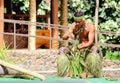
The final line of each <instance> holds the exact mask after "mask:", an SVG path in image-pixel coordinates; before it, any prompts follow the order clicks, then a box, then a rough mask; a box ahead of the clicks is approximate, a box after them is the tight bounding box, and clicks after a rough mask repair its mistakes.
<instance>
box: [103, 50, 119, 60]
mask: <svg viewBox="0 0 120 83" xmlns="http://www.w3.org/2000/svg"><path fill="white" fill-rule="evenodd" d="M105 58H107V59H110V60H119V61H120V51H111V50H107V51H106V54H105Z"/></svg>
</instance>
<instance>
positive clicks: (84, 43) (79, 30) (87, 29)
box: [62, 11, 95, 78]
mask: <svg viewBox="0 0 120 83" xmlns="http://www.w3.org/2000/svg"><path fill="white" fill-rule="evenodd" d="M94 36H95V27H94V25H93V24H91V23H88V22H86V21H85V20H84V14H83V12H81V11H80V12H75V14H74V22H73V23H72V25H71V27H70V28H69V30H68V31H66V33H65V34H64V35H63V37H62V38H63V39H68V38H76V37H78V39H79V44H78V49H80V51H81V52H84V49H85V48H88V47H91V46H92V45H93V43H94ZM81 77H82V78H86V77H87V74H86V73H85V72H83V73H82V74H81Z"/></svg>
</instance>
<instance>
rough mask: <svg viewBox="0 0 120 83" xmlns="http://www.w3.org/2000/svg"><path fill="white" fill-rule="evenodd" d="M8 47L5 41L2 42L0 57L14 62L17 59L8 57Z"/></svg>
mask: <svg viewBox="0 0 120 83" xmlns="http://www.w3.org/2000/svg"><path fill="white" fill-rule="evenodd" d="M8 48H9V46H8V47H6V45H5V43H3V45H2V46H1V47H0V59H1V60H4V61H6V62H9V63H15V61H16V60H18V59H17V58H16V59H10V55H9V54H8Z"/></svg>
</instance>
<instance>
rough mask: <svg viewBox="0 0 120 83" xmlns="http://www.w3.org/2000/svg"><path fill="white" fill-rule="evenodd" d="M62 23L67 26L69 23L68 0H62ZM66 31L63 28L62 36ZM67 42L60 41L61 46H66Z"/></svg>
mask: <svg viewBox="0 0 120 83" xmlns="http://www.w3.org/2000/svg"><path fill="white" fill-rule="evenodd" d="M60 8H61V17H60V18H61V23H60V24H61V25H62V26H67V25H68V0H61V5H60ZM64 33H65V29H62V30H61V31H60V36H61V37H62V36H63V34H64ZM65 44H67V43H65V42H60V46H65Z"/></svg>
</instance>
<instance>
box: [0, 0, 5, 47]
mask: <svg viewBox="0 0 120 83" xmlns="http://www.w3.org/2000/svg"><path fill="white" fill-rule="evenodd" d="M0 19H4V0H0ZM3 31H4V22H0V32H1V33H2V32H3ZM2 44H3V34H0V47H1V46H2Z"/></svg>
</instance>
